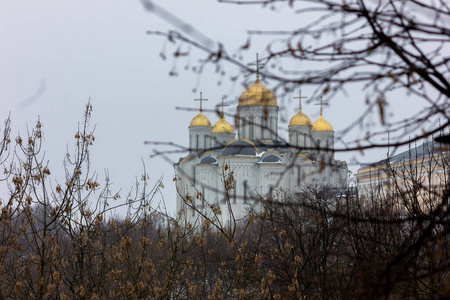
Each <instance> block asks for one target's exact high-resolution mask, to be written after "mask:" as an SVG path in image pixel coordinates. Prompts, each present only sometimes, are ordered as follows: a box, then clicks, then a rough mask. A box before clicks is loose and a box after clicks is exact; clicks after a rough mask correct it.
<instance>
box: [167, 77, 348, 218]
mask: <svg viewBox="0 0 450 300" xmlns="http://www.w3.org/2000/svg"><path fill="white" fill-rule="evenodd" d="M297 98H299V100H300V105H299V110H298V113H297V114H295V115H294V116H293V117H292V118H291V120H290V122H289V128H288V132H289V140H288V142H286V141H282V140H280V138H279V136H278V102H277V99H276V97H275V95H274V94H273V93H272V91H271V90H270V89H268V88H267V87H266V86H264V85H263V84H262V83H261V81H260V80H259V75H257V79H256V81H255V82H254V83H253V84H252V85H251V86H250V87H249V88H247V89H246V90H245V91H244V92H243V93H242V94H241V96H240V97H239V102H238V106H237V114H236V116H235V126H234V127H233V126H232V125H231V124H230V123H229V122H227V121H226V120H225V116H224V114H223V108H222V114H221V115H220V117H221V118H220V119H219V121H217V122H216V123H215V124H214V125H211V122H210V120H209V119H208V118H207V117H206V116H205V115H204V114H203V110H202V104H201V103H202V101H203V100H204V99H202V97H200V99H196V100H200V112H199V114H198V115H197V116H195V117H194V118H193V119H192V121H191V123H190V125H189V154H188V155H187V156H186V157H182V158H180V160H179V162H178V163H176V164H175V172H176V175H175V181H176V188H177V210H178V213H179V214H180V217H181V219H182V220H184V221H185V222H188V223H191V224H195V223H196V222H198V221H199V220H200V219H201V218H199V217H201V216H202V215H203V216H207V217H208V218H210V219H211V220H214V221H216V222H220V223H222V224H226V223H227V222H228V221H231V220H241V219H243V218H245V217H246V216H247V214H248V213H249V211H251V210H257V211H258V210H260V209H261V201H260V199H262V197H263V198H268V197H272V196H274V195H275V194H277V193H287V194H295V193H298V192H299V191H300V190H301V189H302V187H305V186H306V185H320V186H331V187H345V186H346V184H347V176H348V169H347V164H346V162H345V161H339V160H335V158H334V151H333V149H334V129H333V127H332V126H331V124H330V123H329V122H327V121H326V120H325V119H324V118H323V113H322V105H321V109H320V117H319V119H318V120H317V121H315V122H314V123H312V122H311V120H310V118H309V117H308V116H306V115H305V114H304V113H303V111H302V106H301V98H302V97H301V94H300V96H299V97H297ZM222 106H223V102H222ZM274 199H275V198H274Z"/></svg>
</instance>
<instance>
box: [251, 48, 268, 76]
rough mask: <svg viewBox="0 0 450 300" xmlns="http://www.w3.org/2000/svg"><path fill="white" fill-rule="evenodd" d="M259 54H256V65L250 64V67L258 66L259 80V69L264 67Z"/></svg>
mask: <svg viewBox="0 0 450 300" xmlns="http://www.w3.org/2000/svg"><path fill="white" fill-rule="evenodd" d="M258 55H259V54H258V53H256V63H254V64H248V65H249V66H256V78H259V67H264V64H263V63H260V62H259V56H258Z"/></svg>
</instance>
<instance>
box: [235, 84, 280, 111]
mask: <svg viewBox="0 0 450 300" xmlns="http://www.w3.org/2000/svg"><path fill="white" fill-rule="evenodd" d="M238 105H239V106H253V105H255V106H256V105H258V106H259V105H264V106H277V105H278V103H277V98H275V95H274V94H273V93H272V91H271V90H269V89H268V88H267V87H266V86H264V85H263V84H262V83H261V81H260V80H259V78H258V79H256V81H255V83H253V84H252V85H251V86H250V87H248V88H247V89H246V90H245V91H244V92H243V93H242V94H241V96H240V97H239V104H238Z"/></svg>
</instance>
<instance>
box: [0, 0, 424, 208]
mask: <svg viewBox="0 0 450 300" xmlns="http://www.w3.org/2000/svg"><path fill="white" fill-rule="evenodd" d="M0 3H1V5H0V6H1V9H0V41H1V46H0V70H1V71H0V97H1V99H2V101H1V103H2V109H1V110H0V119H1V120H4V119H6V117H7V116H8V114H9V113H11V119H12V122H13V123H12V127H13V130H12V135H13V137H15V136H17V134H18V132H21V133H22V135H24V133H25V131H26V128H27V127H26V126H28V127H29V128H31V127H32V126H33V125H34V124H35V121H36V120H37V118H38V117H39V118H40V120H41V122H42V123H43V125H44V127H43V129H44V134H45V143H44V149H45V150H46V153H45V157H46V159H48V160H49V161H50V167H51V172H52V175H54V176H55V177H54V178H56V179H58V180H59V181H64V180H63V177H62V176H63V172H62V161H63V158H64V156H65V153H66V149H67V147H68V148H69V151H70V150H71V149H73V145H74V138H73V137H74V133H75V132H76V130H77V124H78V122H79V121H81V119H82V116H83V110H84V106H85V104H86V103H87V101H88V99H89V98H90V99H91V103H92V105H93V116H92V120H91V125H95V126H96V131H95V137H96V141H95V144H94V146H93V148H92V167H93V169H95V170H96V171H97V172H99V174H100V177H102V176H103V174H104V170H106V169H108V170H109V175H110V177H111V180H112V181H113V182H115V184H114V186H115V188H116V190H119V189H121V190H122V192H121V195H122V200H123V201H124V200H125V197H126V194H127V192H128V191H129V189H130V188H131V186H132V185H133V183H134V181H135V178H136V177H137V178H139V177H140V174H141V172H142V161H141V158H142V159H143V160H144V162H145V164H146V167H147V170H148V172H149V173H150V179H151V181H152V182H153V183H154V182H156V180H157V179H158V178H159V177H160V176H162V175H164V185H165V188H164V190H163V194H164V198H165V201H166V204H167V207H168V209H169V211H170V212H175V189H174V186H173V183H172V178H173V168H172V166H171V165H170V164H169V163H167V162H166V161H164V160H162V159H160V158H153V159H150V158H149V155H150V154H151V151H152V148H153V147H152V146H148V145H144V144H143V142H144V141H146V140H150V141H173V142H175V143H178V144H183V145H187V143H188V128H187V127H188V125H189V122H190V120H191V119H192V118H193V117H194V116H195V115H196V112H193V111H191V112H189V111H183V110H176V109H175V108H176V107H192V108H195V107H198V103H196V102H194V101H192V99H194V98H197V97H198V92H199V91H203V95H204V97H205V98H208V99H209V102H207V103H206V104H205V107H206V108H209V109H213V108H214V105H215V104H217V103H219V101H220V99H221V97H222V96H224V95H226V96H227V97H228V98H227V99H228V100H229V101H232V100H233V99H234V100H235V99H237V97H239V95H240V93H241V92H242V91H243V87H242V86H240V85H233V84H232V83H230V82H229V81H224V82H223V84H222V85H220V86H219V85H217V82H218V81H219V80H220V77H219V76H218V75H216V74H215V73H214V70H213V68H208V69H206V70H205V72H204V74H203V75H202V76H200V77H198V76H196V75H193V73H192V72H190V71H185V70H184V66H185V65H186V64H188V59H189V58H187V59H182V60H180V61H179V62H178V64H177V66H176V67H177V70H178V71H179V75H178V76H176V77H173V76H172V77H171V76H169V75H168V74H169V72H170V71H171V70H172V69H173V66H172V65H173V60H172V59H171V57H170V55H171V51H173V48H168V50H167V51H166V53H165V54H166V55H167V56H168V59H167V60H165V61H164V60H162V59H161V58H160V55H159V54H160V52H161V50H162V49H163V46H164V43H165V41H164V39H162V38H159V37H156V36H149V35H147V34H146V31H147V30H160V31H166V30H169V29H175V28H173V26H172V25H171V24H168V23H167V22H166V21H165V20H162V19H161V18H159V17H158V16H156V15H154V14H151V13H148V12H146V11H145V10H144V9H143V7H142V5H141V3H140V2H139V1H120V0H96V1H87V0H77V1H75V0H71V1H58V0H41V1H31V0H27V1H25V0H14V1H7V0H0ZM156 3H158V4H159V5H160V6H161V7H163V8H164V9H166V10H168V11H170V12H171V13H173V14H174V15H176V16H178V17H179V18H180V19H182V20H184V21H185V22H187V23H189V24H191V25H192V26H194V27H195V28H196V29H198V30H199V31H201V32H202V34H204V35H205V36H207V37H209V38H210V39H212V40H213V41H215V42H217V41H222V42H223V43H224V44H226V45H227V50H228V51H229V52H233V51H235V50H236V49H237V48H238V47H239V46H240V45H242V44H243V43H245V40H246V30H247V29H292V28H294V27H296V26H298V24H297V21H298V20H297V19H296V18H297V16H296V15H295V14H293V12H292V11H291V10H289V9H288V8H287V7H285V8H282V9H280V10H279V11H276V12H273V11H271V10H270V9H268V8H266V9H262V8H261V7H257V6H239V7H238V6H234V5H225V4H218V3H216V2H215V1H206V0H205V1H200V0H195V1H193V0H191V1H186V0H170V1H157V2H156ZM269 40H270V38H268V37H267V38H259V39H255V40H254V42H253V43H252V49H251V51H248V52H246V53H244V61H247V62H251V61H252V60H254V59H255V53H256V52H260V53H261V55H264V51H265V48H264V45H265V44H266V43H267V42H268V41H269ZM196 55H197V54H193V56H192V57H191V58H190V59H191V60H195V59H196V57H198V56H196ZM229 70H230V73H229V74H228V75H231V74H232V73H233V72H236V70H235V69H233V68H232V67H230V68H229ZM251 80H253V79H252V78H251ZM267 85H268V86H269V87H270V83H268V84H267ZM194 88H197V90H196V92H195V93H194V91H193V90H194ZM302 90H303V94H304V95H308V94H309V93H312V91H313V87H302ZM350 92H351V94H349V96H347V97H344V96H343V95H337V97H336V98H335V99H334V100H333V102H332V103H331V105H330V106H329V107H327V108H326V110H325V112H324V117H325V118H326V119H327V120H328V121H329V122H330V123H331V124H332V125H333V127H334V129H335V130H336V131H339V130H340V129H342V128H345V127H346V126H348V125H349V124H350V123H351V121H353V120H354V118H356V117H357V116H358V114H359V113H361V112H362V110H363V109H364V103H363V102H364V101H363V99H364V94H363V93H362V92H361V91H360V89H359V88H358V87H356V88H355V90H354V91H350ZM288 98H289V97H288ZM278 101H279V103H280V104H282V107H281V109H283V110H284V111H285V112H286V116H288V118H290V117H291V116H292V115H293V114H294V113H295V112H296V109H297V102H295V101H292V100H291V99H280V98H278ZM399 105H400V107H401V105H402V104H399ZM392 108H393V111H396V110H395V107H392ZM234 110H235V106H230V107H228V109H227V111H228V112H229V113H233V112H234ZM414 110H417V107H414V106H411V105H410V106H408V107H403V108H402V114H412V113H413V111H414ZM303 111H304V112H305V113H306V114H307V115H309V117H310V118H311V120H312V121H315V120H316V119H317V118H318V112H319V110H318V107H317V106H314V105H312V104H309V105H304V110H303ZM208 117H209V118H210V120H211V122H212V123H215V122H216V121H217V116H216V115H215V114H214V113H210V114H208ZM374 120H375V121H376V118H375V117H374ZM229 121H231V120H229ZM287 121H289V120H287ZM280 127H283V128H285V129H287V123H281V124H280ZM281 134H282V135H283V134H285V131H282V132H281ZM356 135H357V133H354V134H353V135H350V136H349V137H348V138H352V137H354V136H356ZM337 146H339V145H337ZM383 153H384V151H378V152H373V153H372V154H370V153H368V154H366V155H365V157H363V158H362V160H364V161H374V160H378V159H381V158H382V155H383ZM183 155H185V154H183ZM178 156H181V155H174V156H171V158H172V159H174V160H176V159H177V157H178ZM353 156H354V154H353V153H346V154H337V158H338V159H346V160H348V161H350V160H351V158H352V157H353ZM350 168H351V169H352V170H353V171H356V169H357V165H351V166H350ZM1 192H2V194H4V193H6V191H5V190H4V187H3V188H2V191H1ZM2 197H3V196H2ZM159 200H160V199H159V198H158V199H155V202H158V201H159Z"/></svg>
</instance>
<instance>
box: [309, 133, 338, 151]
mask: <svg viewBox="0 0 450 300" xmlns="http://www.w3.org/2000/svg"><path fill="white" fill-rule="evenodd" d="M312 138H313V140H312V144H313V148H321V149H322V150H320V151H319V150H315V151H314V152H318V151H319V152H320V153H328V154H330V155H333V156H334V131H313V134H312ZM325 148H327V149H328V150H324V149H325Z"/></svg>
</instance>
